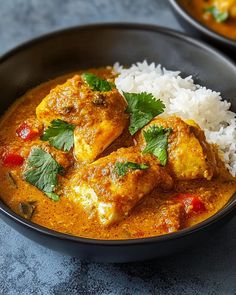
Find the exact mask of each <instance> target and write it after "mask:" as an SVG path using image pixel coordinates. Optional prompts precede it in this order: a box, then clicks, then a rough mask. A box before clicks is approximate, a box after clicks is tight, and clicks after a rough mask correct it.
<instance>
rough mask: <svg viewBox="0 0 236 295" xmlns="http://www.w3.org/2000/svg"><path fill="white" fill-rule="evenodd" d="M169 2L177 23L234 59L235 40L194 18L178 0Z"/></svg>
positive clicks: (235, 54) (235, 57)
mask: <svg viewBox="0 0 236 295" xmlns="http://www.w3.org/2000/svg"><path fill="white" fill-rule="evenodd" d="M169 2H170V4H171V7H172V8H173V11H174V13H175V15H176V17H177V19H178V21H179V23H180V24H181V25H182V27H183V28H184V29H185V30H186V31H187V32H188V33H190V34H191V35H194V36H195V37H200V38H202V39H204V40H205V41H207V42H209V43H210V44H212V45H215V46H216V47H218V48H219V49H220V50H222V51H224V53H226V54H228V55H229V56H230V57H231V58H233V59H234V60H236V40H232V39H230V38H227V37H224V36H223V35H220V34H218V33H216V32H215V31H213V30H211V29H210V28H209V27H207V26H205V25H204V24H203V23H201V22H199V21H198V20H196V19H195V18H194V17H192V16H191V15H190V14H189V13H188V12H187V11H186V10H185V9H184V8H183V7H182V5H181V4H180V3H179V1H178V0H169Z"/></svg>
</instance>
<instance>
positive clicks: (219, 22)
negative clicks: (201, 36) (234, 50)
mask: <svg viewBox="0 0 236 295" xmlns="http://www.w3.org/2000/svg"><path fill="white" fill-rule="evenodd" d="M179 1H180V3H181V5H182V6H183V7H184V8H185V9H186V10H187V11H188V12H189V13H190V14H191V15H192V16H193V17H194V18H196V19H197V20H198V21H200V22H201V23H203V24H204V25H206V26H208V27H209V28H210V29H212V30H213V31H216V32H217V33H219V34H221V35H224V36H225V37H228V38H231V39H234V40H236V1H235V0H179Z"/></svg>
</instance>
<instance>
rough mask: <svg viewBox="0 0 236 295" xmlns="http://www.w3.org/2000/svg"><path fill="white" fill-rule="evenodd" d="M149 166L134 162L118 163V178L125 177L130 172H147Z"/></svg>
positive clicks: (116, 167) (116, 168)
mask: <svg viewBox="0 0 236 295" xmlns="http://www.w3.org/2000/svg"><path fill="white" fill-rule="evenodd" d="M148 168H149V166H148V165H146V164H138V163H133V162H125V163H122V162H117V163H116V164H115V171H116V173H117V174H118V176H125V174H126V173H127V172H128V171H129V170H146V169H148Z"/></svg>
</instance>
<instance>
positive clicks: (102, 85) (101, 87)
mask: <svg viewBox="0 0 236 295" xmlns="http://www.w3.org/2000/svg"><path fill="white" fill-rule="evenodd" d="M81 77H82V79H83V80H84V81H85V82H86V83H87V84H88V85H89V87H90V88H91V89H92V90H94V91H100V92H107V91H111V90H112V89H113V88H114V87H115V85H114V83H110V82H108V81H107V80H104V79H102V78H100V77H98V76H97V75H95V74H92V73H84V74H82V75H81Z"/></svg>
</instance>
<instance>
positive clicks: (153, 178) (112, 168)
mask: <svg viewBox="0 0 236 295" xmlns="http://www.w3.org/2000/svg"><path fill="white" fill-rule="evenodd" d="M130 162H131V163H135V164H142V169H138V168H137V169H136V168H135V169H133V168H131V167H129V168H128V167H127V170H126V171H125V172H124V171H123V170H122V171H120V172H122V173H119V171H118V170H117V163H119V164H120V163H122V164H125V163H130ZM119 164H118V165H119ZM143 164H145V165H144V166H143ZM123 172H124V173H123ZM172 185H173V182H172V178H171V177H170V176H169V175H168V174H167V172H166V171H165V169H164V168H163V167H161V166H159V165H156V163H155V161H153V159H152V157H151V156H149V155H147V156H143V155H142V154H141V153H139V151H138V150H137V149H136V148H134V147H130V148H121V149H119V150H117V151H116V152H113V153H111V154H110V155H108V156H106V157H103V158H100V159H99V160H97V161H95V162H93V163H92V164H89V165H87V167H85V168H82V169H80V170H79V171H76V172H75V173H74V175H73V177H72V179H70V181H69V184H68V188H67V189H66V191H67V193H65V194H66V195H67V197H68V198H69V199H71V200H72V201H73V202H75V203H76V202H77V203H79V204H80V205H81V206H82V207H83V209H84V210H85V211H86V212H87V214H88V215H89V216H95V215H97V217H98V220H99V222H100V223H101V224H102V225H109V224H112V223H114V222H117V221H119V220H121V219H122V218H123V217H125V216H126V215H128V213H129V211H130V210H131V209H132V208H133V207H134V206H135V205H136V204H137V203H138V202H139V201H140V200H141V199H142V198H143V197H144V196H145V195H147V194H148V193H150V192H151V191H152V190H153V189H154V187H160V188H162V189H170V188H171V187H172ZM68 192H69V193H68Z"/></svg>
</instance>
